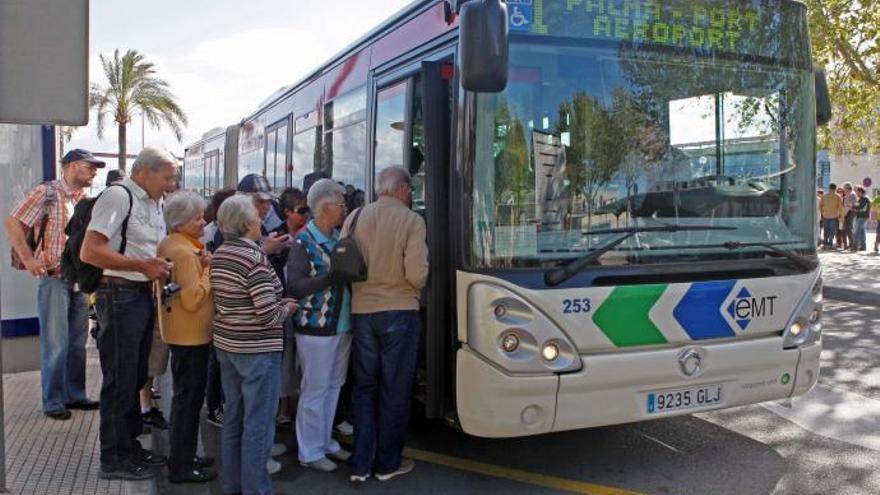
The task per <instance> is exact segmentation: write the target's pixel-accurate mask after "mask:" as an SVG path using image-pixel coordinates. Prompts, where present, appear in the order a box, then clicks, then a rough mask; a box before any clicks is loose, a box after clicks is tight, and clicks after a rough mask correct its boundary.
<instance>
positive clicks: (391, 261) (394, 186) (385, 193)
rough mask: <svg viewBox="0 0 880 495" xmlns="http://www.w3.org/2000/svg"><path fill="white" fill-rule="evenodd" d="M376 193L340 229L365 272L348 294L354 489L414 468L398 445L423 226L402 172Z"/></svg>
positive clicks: (410, 369) (412, 360) (408, 383)
mask: <svg viewBox="0 0 880 495" xmlns="http://www.w3.org/2000/svg"><path fill="white" fill-rule="evenodd" d="M377 193H378V194H379V200H378V201H376V202H375V203H372V204H370V205H367V206H365V207H364V208H363V209H362V210H360V211H355V212H353V213H352V214H351V215H349V218H348V219H347V220H346V222H345V226H344V228H343V235H346V233H348V232H352V231H353V234H354V238H355V240H356V241H357V245H358V247H359V248H360V249H361V252H362V253H363V255H364V260H365V261H366V264H367V268H368V271H369V277H368V279H367V281H366V282H361V283H355V284H353V287H352V301H351V313H352V316H353V323H354V329H353V332H352V337H353V348H354V352H353V358H352V364H353V368H354V399H353V402H354V404H353V406H354V452H353V455H352V458H351V481H352V482H363V481H366V479H367V478H368V477H369V476H370V475H371V474H375V475H376V478H378V479H379V480H380V481H385V480H388V479H391V478H393V477H395V476H398V475H401V474H406V473H408V472H410V471H412V469H413V466H414V463H413V461H412V460H411V459H404V458H403V444H404V441H405V440H406V433H407V428H408V425H409V409H410V393H411V389H412V384H413V378H414V377H415V368H416V360H417V357H418V348H419V337H420V334H421V326H422V325H421V319H420V316H419V295H420V293H421V290H422V288H424V287H425V282H426V281H427V279H428V247H427V245H426V242H425V221H424V220H423V219H422V217H420V216H419V215H418V214H417V213H415V212H413V211H412V210H411V209H410V208H411V206H412V186H411V178H410V175H409V172H407V171H406V170H405V169H403V168H401V167H390V168H386V169H385V170H383V171H382V172H381V173H380V174H379V178H378V186H377ZM380 397H381V400H380ZM374 453H375V455H374Z"/></svg>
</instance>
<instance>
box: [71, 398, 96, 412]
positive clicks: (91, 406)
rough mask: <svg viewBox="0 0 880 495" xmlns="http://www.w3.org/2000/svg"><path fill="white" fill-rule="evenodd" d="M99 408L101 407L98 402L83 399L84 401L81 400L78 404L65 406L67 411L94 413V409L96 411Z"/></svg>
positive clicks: (72, 403) (73, 403)
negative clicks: (75, 410)
mask: <svg viewBox="0 0 880 495" xmlns="http://www.w3.org/2000/svg"><path fill="white" fill-rule="evenodd" d="M100 406H101V403H100V402H98V401H96V400H92V399H85V400H81V401H78V402H71V403H70V404H65V407H67V408H68V409H78V410H80V411H94V410H95V409H98V408H99V407H100Z"/></svg>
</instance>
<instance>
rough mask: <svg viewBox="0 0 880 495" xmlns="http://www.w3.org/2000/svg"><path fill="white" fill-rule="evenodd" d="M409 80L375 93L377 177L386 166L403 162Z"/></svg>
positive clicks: (401, 164)
mask: <svg viewBox="0 0 880 495" xmlns="http://www.w3.org/2000/svg"><path fill="white" fill-rule="evenodd" d="M411 82H412V80H411V79H407V80H405V81H403V82H399V83H397V84H394V85H393V86H389V87H387V88H384V89H381V90H380V91H379V93H378V94H377V95H376V150H375V154H374V163H375V167H376V177H378V176H379V173H380V172H382V170H384V169H386V168H387V167H392V166H403V165H404V164H406V156H405V155H404V149H405V148H406V147H405V146H404V144H405V142H406V132H407V127H408V125H407V124H408V123H407V121H406V117H407V115H406V101H407V96H408V93H409V87H410V83H411Z"/></svg>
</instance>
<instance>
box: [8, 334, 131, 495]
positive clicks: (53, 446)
mask: <svg viewBox="0 0 880 495" xmlns="http://www.w3.org/2000/svg"><path fill="white" fill-rule="evenodd" d="M88 351H89V352H88V371H87V390H88V393H89V396H90V397H93V398H97V397H98V391H99V388H100V385H101V371H100V367H99V365H98V355H97V350H95V349H94V348H90V349H89V350H88ZM3 389H4V392H5V396H6V397H5V398H6V400H5V404H4V405H5V409H6V411H5V412H6V414H5V417H6V485H7V488H8V489H9V492H10V493H12V494H14V495H49V494H53V495H54V494H86V493H87V494H96V495H104V494H107V495H123V494H129V493H132V492H133V491H132V490H130V489H127V487H126V486H125V484H124V483H123V482H120V481H105V480H101V479H99V478H98V470H99V468H100V462H99V455H98V422H99V421H98V411H73V419H71V420H69V421H54V420H50V419H48V418H46V417H45V416H44V415H43V412H42V407H41V405H40V396H41V392H40V372H39V371H32V372H25V373H11V374H6V375H3Z"/></svg>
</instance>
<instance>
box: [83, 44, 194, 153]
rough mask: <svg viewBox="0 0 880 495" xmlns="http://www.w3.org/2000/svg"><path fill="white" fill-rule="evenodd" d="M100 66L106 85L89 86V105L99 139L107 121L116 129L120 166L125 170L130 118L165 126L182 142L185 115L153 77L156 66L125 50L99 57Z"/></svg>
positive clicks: (167, 88)
mask: <svg viewBox="0 0 880 495" xmlns="http://www.w3.org/2000/svg"><path fill="white" fill-rule="evenodd" d="M101 65H102V66H103V69H104V76H105V77H106V78H107V82H108V84H107V85H106V86H102V85H100V84H97V83H92V86H91V90H90V106H91V108H92V110H94V111H95V116H96V120H97V130H98V137H99V138H103V137H104V129H105V127H106V124H107V119H108V118H112V119H113V121H114V122H115V123H116V125H117V126H119V163H120V168H124V167H125V155H126V143H125V127H126V126H127V125H128V124H129V123H130V122H131V120H132V117H133V116H135V115H138V114H143V115H144V118H145V119H146V121H147V122H149V123H150V125H151V126H152V127H153V128H155V129H159V128H161V127H162V126H163V125H164V126H167V127H168V128H170V129H171V131H172V132H173V133H174V136H175V137H176V138H177V140H178V141H180V140H181V139H183V129H182V126H185V125H186V124H187V117H186V113H184V111H183V110H182V109H181V107H180V106H179V105H178V104H177V99H176V97H175V96H174V94H173V93H172V92H171V89H170V87H169V85H168V83H167V82H165V80H163V79H161V78H159V77H158V76H157V75H156V69H155V66H154V65H153V64H152V63H151V62H147V60H146V57H145V56H144V55H143V54H141V53H138V52H137V51H136V50H128V51H126V52H125V54H124V55H122V56H121V57H120V55H119V50H118V49H117V50H115V51H114V52H113V57H112V58H109V57H105V56H104V55H101Z"/></svg>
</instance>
